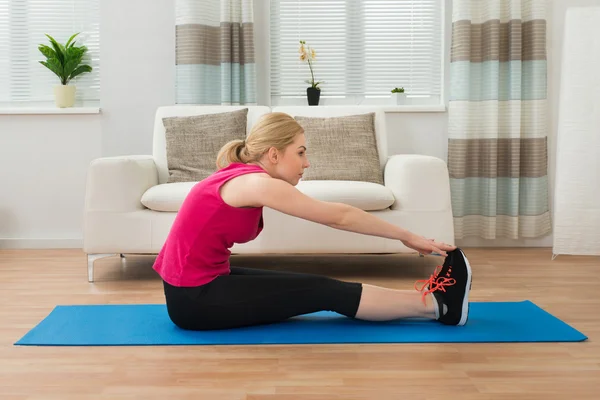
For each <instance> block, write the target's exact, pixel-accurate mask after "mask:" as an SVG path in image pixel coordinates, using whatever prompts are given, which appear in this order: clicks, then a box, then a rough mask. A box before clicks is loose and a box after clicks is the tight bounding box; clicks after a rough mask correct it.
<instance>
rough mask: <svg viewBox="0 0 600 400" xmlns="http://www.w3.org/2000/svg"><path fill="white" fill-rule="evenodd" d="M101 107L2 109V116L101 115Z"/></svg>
mask: <svg viewBox="0 0 600 400" xmlns="http://www.w3.org/2000/svg"><path fill="white" fill-rule="evenodd" d="M100 111H101V109H100V107H98V106H96V107H70V108H58V107H52V106H15V107H1V106H0V115H39V114H55V115H56V114H63V115H65V114H100Z"/></svg>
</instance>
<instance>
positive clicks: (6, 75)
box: [0, 0, 100, 106]
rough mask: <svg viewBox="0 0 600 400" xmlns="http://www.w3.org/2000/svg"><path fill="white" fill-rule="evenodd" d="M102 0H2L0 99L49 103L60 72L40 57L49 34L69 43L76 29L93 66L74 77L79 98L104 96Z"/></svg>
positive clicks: (91, 99)
mask: <svg viewBox="0 0 600 400" xmlns="http://www.w3.org/2000/svg"><path fill="white" fill-rule="evenodd" d="M99 1H100V0H0V104H5V105H11V106H12V105H15V104H19V103H21V104H22V103H27V104H29V103H40V104H43V103H46V102H48V103H50V102H53V101H54V86H55V85H59V84H60V80H59V78H58V77H57V76H56V75H55V74H54V73H52V72H51V71H50V70H49V69H47V68H46V67H44V66H43V65H41V64H40V63H39V61H43V60H45V59H46V58H45V57H44V56H43V55H42V54H41V53H40V51H39V50H38V46H39V45H40V44H46V45H48V46H50V42H49V40H48V38H47V37H46V36H45V34H46V33H47V34H49V35H50V36H52V37H54V38H55V39H56V40H57V41H58V42H59V43H62V44H65V43H66V41H67V40H68V39H69V37H70V36H71V35H72V34H74V33H77V32H81V33H80V34H79V35H78V36H77V43H76V45H77V46H82V45H85V46H86V47H87V48H88V54H87V55H86V57H85V58H84V60H85V61H86V63H87V64H89V65H91V66H92V68H93V70H92V72H91V73H86V74H82V75H80V76H78V77H77V78H75V79H74V80H72V81H71V84H74V85H76V86H77V94H76V100H77V101H79V102H81V101H85V102H97V101H99V100H100V59H99V57H100V15H99Z"/></svg>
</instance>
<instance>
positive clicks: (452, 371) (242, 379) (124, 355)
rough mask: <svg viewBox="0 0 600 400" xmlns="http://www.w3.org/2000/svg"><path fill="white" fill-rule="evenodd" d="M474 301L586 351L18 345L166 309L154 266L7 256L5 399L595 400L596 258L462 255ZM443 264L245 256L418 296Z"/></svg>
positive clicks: (2, 321) (502, 252)
mask: <svg viewBox="0 0 600 400" xmlns="http://www.w3.org/2000/svg"><path fill="white" fill-rule="evenodd" d="M466 253H467V255H468V256H469V260H470V261H471V264H472V265H473V271H474V280H473V289H472V292H471V300H472V301H521V300H524V299H528V300H531V301H533V302H535V303H536V304H538V305H539V306H541V307H543V308H544V309H546V310H547V311H549V312H550V313H552V314H554V315H555V316H557V317H559V318H561V319H562V320H564V321H565V322H567V323H569V324H571V325H572V326H574V327H575V328H576V329H578V330H580V331H582V332H583V333H585V334H586V335H588V337H589V339H588V341H585V342H579V343H530V344H518V343H507V344H422V345H415V344H385V345H316V346H315V345H297V346H288V345H286V346H222V347H217V346H215V347H206V346H195V347H194V346H191V347H188V346H182V347H178V346H173V347H162V346H161V347H21V346H13V343H14V342H15V341H17V340H18V339H19V338H20V337H21V336H22V335H24V334H25V333H26V332H27V331H28V330H29V329H31V328H32V327H33V326H34V325H35V324H37V323H38V322H39V321H40V320H41V319H43V318H44V317H45V316H46V315H47V314H48V313H49V312H50V311H51V310H52V308H53V307H54V306H56V305H58V304H106V303H162V302H164V297H163V293H162V291H161V281H160V280H159V279H158V278H157V276H156V275H155V274H154V273H153V271H152V270H151V265H152V261H153V257H148V256H128V257H127V258H126V261H125V263H123V264H122V263H121V260H120V259H119V258H118V257H112V258H106V259H102V260H99V261H97V262H96V282H95V283H93V284H89V283H88V282H87V275H86V259H85V256H84V254H83V253H82V252H81V251H78V250H0V399H61V400H65V399H77V400H83V399H134V398H140V399H171V398H172V399H195V400H196V399H219V400H229V399H232V400H233V399H235V400H239V399H248V400H250V399H252V400H275V399H277V400H292V399H306V400H316V399H323V400H329V399H373V400H382V399H440V400H447V399H503V400H505V399H506V400H508V399H511V400H512V399H527V400H534V399H571V398H574V399H600V345H599V339H600V258H599V257H574V256H559V257H558V258H557V259H556V260H554V261H551V251H550V249H489V250H486V249H467V250H466ZM438 260H439V258H436V257H426V258H419V257H417V256H345V257H334V256H325V257H312V256H311V257H282V256H277V257H264V256H261V257H258V256H253V257H249V256H245V257H242V256H237V257H234V258H233V263H234V264H235V265H240V266H242V265H243V266H249V267H263V268H278V269H285V270H293V271H305V272H311V273H322V274H326V275H329V276H332V277H337V278H340V279H345V280H360V281H363V282H366V283H371V284H378V285H383V286H388V287H393V288H406V289H412V287H413V283H414V281H415V280H416V279H422V278H425V277H426V276H428V275H429V273H430V272H431V270H432V268H433V267H435V264H436V262H437V261H438Z"/></svg>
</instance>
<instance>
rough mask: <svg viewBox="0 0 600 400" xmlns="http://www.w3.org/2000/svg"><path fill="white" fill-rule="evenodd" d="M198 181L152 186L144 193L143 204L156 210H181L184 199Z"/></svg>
mask: <svg viewBox="0 0 600 400" xmlns="http://www.w3.org/2000/svg"><path fill="white" fill-rule="evenodd" d="M196 183H197V182H177V183H163V184H160V185H156V186H152V187H151V188H150V189H148V190H146V192H145V193H144V194H143V195H142V200H141V201H142V204H143V205H144V206H145V207H148V208H149V209H151V210H154V211H171V212H175V211H179V208H180V207H181V205H182V204H183V200H185V198H186V197H187V195H188V194H189V193H190V191H191V190H192V188H193V187H194V185H195V184H196Z"/></svg>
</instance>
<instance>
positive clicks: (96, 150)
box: [0, 0, 600, 247]
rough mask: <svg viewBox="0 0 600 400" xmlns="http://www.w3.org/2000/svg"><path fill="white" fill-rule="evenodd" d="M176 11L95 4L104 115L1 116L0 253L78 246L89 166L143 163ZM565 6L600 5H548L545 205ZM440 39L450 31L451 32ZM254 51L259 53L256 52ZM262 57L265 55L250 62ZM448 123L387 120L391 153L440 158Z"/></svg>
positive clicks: (170, 70)
mask: <svg viewBox="0 0 600 400" xmlns="http://www.w3.org/2000/svg"><path fill="white" fill-rule="evenodd" d="M174 2H175V0H155V1H153V2H148V1H144V0H129V1H126V2H122V1H117V0H105V1H103V2H101V4H102V5H101V60H102V61H101V78H102V104H101V107H102V113H101V114H97V115H35V116H22V115H18V116H16V115H0V171H2V172H1V173H0V247H78V246H80V244H81V225H82V218H81V215H82V206H83V196H84V190H85V174H86V170H87V165H88V164H89V162H90V161H91V160H92V159H93V158H96V157H99V156H112V155H124V154H150V152H151V147H152V145H151V144H152V141H151V138H152V125H153V116H154V111H155V109H156V107H158V106H160V105H167V104H173V103H174V99H175V66H174V62H173V60H174V56H175V48H174V43H175V31H174V20H175V13H174ZM261 3H262V4H263V5H264V4H265V2H259V3H257V4H258V7H257V9H256V10H257V13H260V10H261V9H260V8H259V7H261V5H260V4H261ZM567 5H568V6H590V5H596V6H600V0H569V1H568V2H567V1H566V0H553V1H551V2H549V13H548V64H549V66H548V99H549V112H548V114H549V123H550V125H549V146H550V149H549V151H550V154H549V159H550V166H549V167H550V168H549V178H550V179H549V181H550V189H551V198H553V196H552V194H553V193H552V192H553V190H554V175H555V174H554V167H555V164H554V153H555V138H556V127H557V120H556V116H557V108H558V101H557V96H558V88H559V83H560V55H561V46H562V29H563V19H564V15H565V11H566V8H567ZM116 10H118V12H117V11H116ZM446 32H447V33H449V32H450V26H449V24H448V25H447V26H446ZM448 37H449V36H448ZM258 40H260V35H259V38H258ZM257 49H258V50H259V52H260V51H261V46H257ZM261 57H264V55H262V56H261V55H260V54H259V55H258V56H257V58H261ZM265 73H266V71H264V70H263V71H262V72H260V71H259V81H260V80H261V79H262V80H263V81H264V76H265ZM261 76H262V78H261ZM267 93H268V87H265V86H262V87H260V88H259V90H258V94H259V96H265V95H266V94H267ZM447 124H448V123H447V114H446V113H390V114H388V116H387V126H388V132H389V146H390V153H391V154H396V153H421V154H429V155H433V156H437V157H440V158H443V159H446V154H447V133H446V131H447ZM459 244H460V245H463V246H467V245H477V246H480V245H482V246H524V245H525V246H550V245H551V236H548V237H546V238H540V239H535V240H520V241H507V240H495V241H483V240H465V241H463V242H461V243H459Z"/></svg>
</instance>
